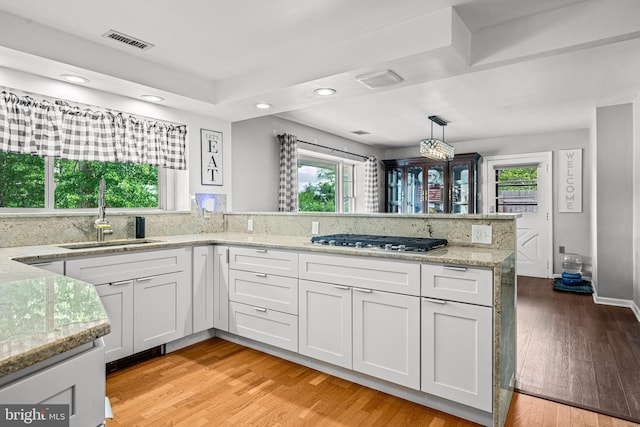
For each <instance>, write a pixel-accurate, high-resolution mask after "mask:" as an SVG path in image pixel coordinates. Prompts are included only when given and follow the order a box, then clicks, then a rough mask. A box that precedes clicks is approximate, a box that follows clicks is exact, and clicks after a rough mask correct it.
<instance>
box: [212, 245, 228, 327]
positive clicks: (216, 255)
mask: <svg viewBox="0 0 640 427" xmlns="http://www.w3.org/2000/svg"><path fill="white" fill-rule="evenodd" d="M213 274H214V278H213V304H214V308H213V327H214V328H216V329H220V330H222V331H226V332H229V247H228V246H214V248H213Z"/></svg>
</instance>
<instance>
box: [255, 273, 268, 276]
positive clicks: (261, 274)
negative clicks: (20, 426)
mask: <svg viewBox="0 0 640 427" xmlns="http://www.w3.org/2000/svg"><path fill="white" fill-rule="evenodd" d="M253 275H254V276H256V277H267V273H253Z"/></svg>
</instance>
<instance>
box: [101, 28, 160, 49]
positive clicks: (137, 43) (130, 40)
mask: <svg viewBox="0 0 640 427" xmlns="http://www.w3.org/2000/svg"><path fill="white" fill-rule="evenodd" d="M102 37H106V38H108V39H112V40H115V41H118V42H120V43H124V44H126V45H129V46H131V47H135V48H137V49H140V50H148V49H151V48H152V47H153V46H154V45H152V44H151V43H147V42H145V41H142V40H140V39H136V38H135V37H131V36H128V35H126V34H122V33H119V32H117V31H115V30H109V31H107V32H106V33H104V34H103V35H102Z"/></svg>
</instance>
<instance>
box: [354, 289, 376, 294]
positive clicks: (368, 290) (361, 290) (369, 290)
mask: <svg viewBox="0 0 640 427" xmlns="http://www.w3.org/2000/svg"><path fill="white" fill-rule="evenodd" d="M353 290H354V291H358V292H364V293H367V294H370V293H371V292H373V291H372V290H371V289H362V288H353Z"/></svg>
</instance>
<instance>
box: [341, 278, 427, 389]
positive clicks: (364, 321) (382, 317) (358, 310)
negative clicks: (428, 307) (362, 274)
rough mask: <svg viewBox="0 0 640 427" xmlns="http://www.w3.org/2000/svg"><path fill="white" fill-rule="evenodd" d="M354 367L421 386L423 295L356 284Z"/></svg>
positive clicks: (367, 372)
mask: <svg viewBox="0 0 640 427" xmlns="http://www.w3.org/2000/svg"><path fill="white" fill-rule="evenodd" d="M353 369H354V370H356V371H360V372H363V373H365V374H369V375H372V376H374V377H378V378H382V379H384V380H387V381H391V382H393V383H397V384H400V385H403V386H405V387H409V388H413V389H416V390H419V389H420V298H419V297H414V296H408V295H400V294H393V293H389V292H382V291H372V290H368V289H360V288H353Z"/></svg>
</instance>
